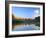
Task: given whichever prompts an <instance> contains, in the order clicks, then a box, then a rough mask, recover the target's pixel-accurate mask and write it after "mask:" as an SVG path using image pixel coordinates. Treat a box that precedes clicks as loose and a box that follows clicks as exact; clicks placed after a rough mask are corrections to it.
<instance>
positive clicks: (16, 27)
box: [13, 24, 40, 31]
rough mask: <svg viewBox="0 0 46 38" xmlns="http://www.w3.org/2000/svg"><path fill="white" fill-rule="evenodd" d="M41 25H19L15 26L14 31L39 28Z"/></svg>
mask: <svg viewBox="0 0 46 38" xmlns="http://www.w3.org/2000/svg"><path fill="white" fill-rule="evenodd" d="M39 29H40V27H38V26H35V24H32V25H25V26H24V25H21V26H20V25H19V26H14V29H13V31H26V30H39Z"/></svg>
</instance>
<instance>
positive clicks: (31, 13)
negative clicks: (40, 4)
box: [12, 7, 40, 18]
mask: <svg viewBox="0 0 46 38" xmlns="http://www.w3.org/2000/svg"><path fill="white" fill-rule="evenodd" d="M12 13H13V14H14V15H15V16H16V17H23V18H32V17H34V18H35V17H38V16H39V15H40V8H35V7H34V8H33V7H12Z"/></svg>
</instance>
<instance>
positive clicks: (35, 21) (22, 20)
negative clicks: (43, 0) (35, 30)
mask: <svg viewBox="0 0 46 38" xmlns="http://www.w3.org/2000/svg"><path fill="white" fill-rule="evenodd" d="M23 24H25V25H27V24H28V25H31V24H35V25H36V26H39V27H40V16H38V17H36V18H35V19H30V18H28V19H26V18H19V19H17V18H15V16H14V15H12V27H14V25H16V26H17V25H23Z"/></svg>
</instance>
